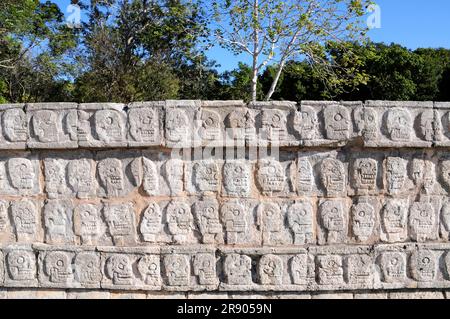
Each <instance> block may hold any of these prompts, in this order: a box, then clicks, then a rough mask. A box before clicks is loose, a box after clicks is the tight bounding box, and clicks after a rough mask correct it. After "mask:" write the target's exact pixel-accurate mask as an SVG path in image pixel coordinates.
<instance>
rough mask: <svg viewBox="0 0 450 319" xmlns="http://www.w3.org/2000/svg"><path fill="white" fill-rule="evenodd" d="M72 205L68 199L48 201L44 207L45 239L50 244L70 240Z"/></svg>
mask: <svg viewBox="0 0 450 319" xmlns="http://www.w3.org/2000/svg"><path fill="white" fill-rule="evenodd" d="M71 215H72V207H71V205H70V202H67V201H59V200H56V201H48V202H47V204H46V205H45V208H44V221H45V230H46V233H45V240H46V242H47V243H49V244H53V243H64V242H67V241H69V239H70V235H71V227H72V225H71Z"/></svg>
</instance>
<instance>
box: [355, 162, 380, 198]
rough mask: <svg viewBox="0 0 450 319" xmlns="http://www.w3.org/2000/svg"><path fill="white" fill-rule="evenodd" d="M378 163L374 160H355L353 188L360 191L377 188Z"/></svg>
mask: <svg viewBox="0 0 450 319" xmlns="http://www.w3.org/2000/svg"><path fill="white" fill-rule="evenodd" d="M377 167H378V163H377V161H376V160H374V159H370V158H364V159H357V160H356V161H355V164H354V172H353V175H354V179H355V187H356V188H361V189H370V190H372V189H375V188H376V186H377V171H378V168H377Z"/></svg>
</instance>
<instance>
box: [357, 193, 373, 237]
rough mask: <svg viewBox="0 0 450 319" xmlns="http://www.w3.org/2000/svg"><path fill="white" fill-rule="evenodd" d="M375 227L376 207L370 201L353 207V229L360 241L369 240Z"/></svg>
mask: <svg viewBox="0 0 450 319" xmlns="http://www.w3.org/2000/svg"><path fill="white" fill-rule="evenodd" d="M374 228H375V209H374V207H373V206H372V205H370V204H369V203H361V202H360V203H358V204H356V205H354V206H353V207H352V230H353V234H354V235H355V237H356V239H357V240H358V241H366V240H368V239H369V238H370V237H371V236H372V234H373V231H374Z"/></svg>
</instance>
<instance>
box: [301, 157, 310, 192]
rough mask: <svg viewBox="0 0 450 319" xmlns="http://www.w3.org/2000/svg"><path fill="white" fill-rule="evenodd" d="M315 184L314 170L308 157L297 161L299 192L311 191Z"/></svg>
mask: <svg viewBox="0 0 450 319" xmlns="http://www.w3.org/2000/svg"><path fill="white" fill-rule="evenodd" d="M312 184H313V170H312V166H311V163H310V162H309V160H308V159H300V158H299V159H298V161H297V190H298V192H299V193H302V192H310V191H311V190H312Z"/></svg>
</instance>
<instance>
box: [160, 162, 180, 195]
mask: <svg viewBox="0 0 450 319" xmlns="http://www.w3.org/2000/svg"><path fill="white" fill-rule="evenodd" d="M183 176H184V163H183V161H182V160H179V159H170V160H168V161H167V162H166V163H165V164H164V178H165V180H166V182H167V184H168V185H169V189H170V193H171V195H172V196H174V195H178V194H179V193H181V192H182V191H183Z"/></svg>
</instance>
